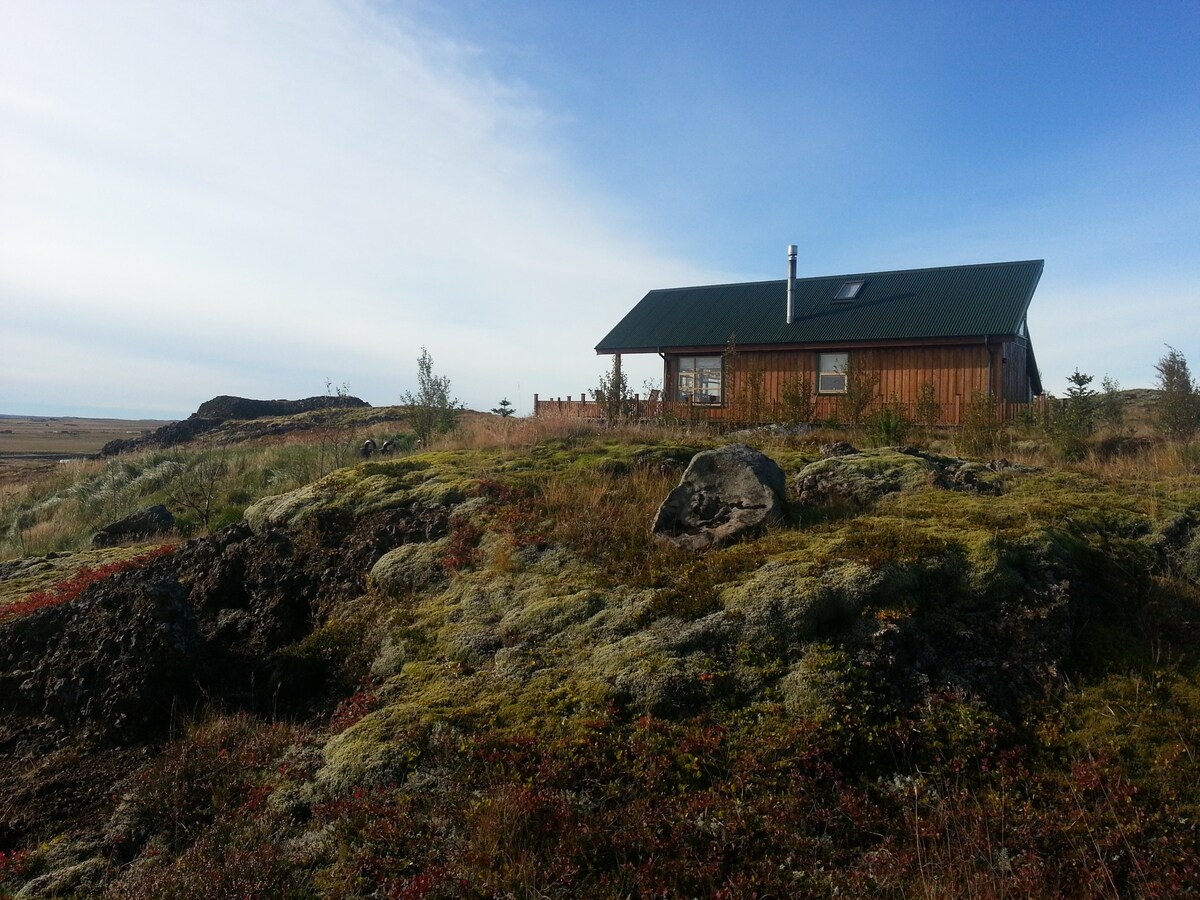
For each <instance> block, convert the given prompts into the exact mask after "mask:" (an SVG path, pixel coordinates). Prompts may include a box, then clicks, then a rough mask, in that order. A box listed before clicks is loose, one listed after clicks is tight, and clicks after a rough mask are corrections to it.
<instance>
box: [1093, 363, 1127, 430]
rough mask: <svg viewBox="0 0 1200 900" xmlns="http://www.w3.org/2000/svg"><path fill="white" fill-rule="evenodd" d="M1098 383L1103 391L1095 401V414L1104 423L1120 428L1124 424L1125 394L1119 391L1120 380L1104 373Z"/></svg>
mask: <svg viewBox="0 0 1200 900" xmlns="http://www.w3.org/2000/svg"><path fill="white" fill-rule="evenodd" d="M1100 385H1101V387H1103V388H1104V391H1103V393H1101V394H1100V397H1099V399H1098V401H1097V403H1096V414H1097V416H1098V417H1099V419H1100V421H1101V422H1103V423H1104V424H1105V425H1108V426H1110V427H1112V428H1120V427H1121V426H1122V425H1124V424H1125V395H1124V394H1122V393H1121V382H1119V381H1117V379H1115V378H1109V377H1108V376H1107V375H1105V376H1104V379H1103V380H1102V381H1101V382H1100Z"/></svg>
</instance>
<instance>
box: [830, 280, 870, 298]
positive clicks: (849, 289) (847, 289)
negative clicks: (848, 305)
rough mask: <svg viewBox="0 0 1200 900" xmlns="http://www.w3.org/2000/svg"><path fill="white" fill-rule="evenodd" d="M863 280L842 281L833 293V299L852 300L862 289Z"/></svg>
mask: <svg viewBox="0 0 1200 900" xmlns="http://www.w3.org/2000/svg"><path fill="white" fill-rule="evenodd" d="M864 284H866V282H865V281H847V282H844V283H843V284H842V286H841V288H840V289H839V290H838V292H837V294H835V295H834V298H833V299H834V300H854V299H855V298H856V297H858V292H859V291H861V290H862V286H863V285H864Z"/></svg>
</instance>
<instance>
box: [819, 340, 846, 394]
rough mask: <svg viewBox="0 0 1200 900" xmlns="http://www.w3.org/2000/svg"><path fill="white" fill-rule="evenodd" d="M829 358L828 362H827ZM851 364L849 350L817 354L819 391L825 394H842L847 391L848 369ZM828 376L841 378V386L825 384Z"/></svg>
mask: <svg viewBox="0 0 1200 900" xmlns="http://www.w3.org/2000/svg"><path fill="white" fill-rule="evenodd" d="M827 360H828V362H827ZM849 365H850V353H849V351H847V350H838V351H830V352H827V353H818V354H817V393H818V394H825V395H840V394H845V393H846V392H847V388H848V385H847V383H846V370H847V368H849ZM826 378H834V379H841V384H842V386H841V387H840V388H828V387H826V386H825V379H826Z"/></svg>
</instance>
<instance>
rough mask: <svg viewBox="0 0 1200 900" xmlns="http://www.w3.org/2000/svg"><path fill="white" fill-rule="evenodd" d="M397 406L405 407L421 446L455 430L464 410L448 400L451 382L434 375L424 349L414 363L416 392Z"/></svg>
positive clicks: (461, 405) (406, 392) (453, 401)
mask: <svg viewBox="0 0 1200 900" xmlns="http://www.w3.org/2000/svg"><path fill="white" fill-rule="evenodd" d="M400 402H401V403H402V404H403V405H404V406H407V407H408V421H409V424H410V425H412V429H413V431H414V432H415V433H416V435H417V439H418V440H420V441H421V442H422V443H424V444H427V443H429V439H430V438H431V437H433V435H435V434H442V433H443V432H447V431H450V430H451V429H452V428H454V425H455V423H456V422H457V421H458V414H459V412H461V411H462V410H463V408H464V407H463V404H462V403H460V402H459V401H458V399H457V398H456V397H451V396H450V379H449V378H448V377H447V376H445V375H434V374H433V357H431V356H430V355H429V350H428V349H426V348H425V347H422V348H421V355H420V357H418V359H417V392H416V393H415V394H414V393H413V392H412V391H405V392H404V393H403V394H401V395H400Z"/></svg>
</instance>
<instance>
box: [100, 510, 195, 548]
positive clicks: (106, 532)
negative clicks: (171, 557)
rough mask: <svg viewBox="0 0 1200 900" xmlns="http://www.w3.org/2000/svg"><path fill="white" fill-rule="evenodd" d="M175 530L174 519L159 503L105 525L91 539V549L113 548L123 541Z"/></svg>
mask: <svg viewBox="0 0 1200 900" xmlns="http://www.w3.org/2000/svg"><path fill="white" fill-rule="evenodd" d="M174 528H175V517H174V516H173V515H171V511H170V510H169V509H167V508H166V507H165V506H163V505H162V504H161V503H160V504H158V505H157V506H148V507H146V508H145V509H142V510H139V511H138V512H135V513H134V514H133V515H130V516H126V517H125V518H124V519H121V520H120V521H118V522H112V523H110V524H108V525H105V526H104V527H103V528H101V529H100V530H99V531H97V532H96V534H95V535H94V536H93V537H92V546H93V547H115V546H116V545H117V544H119V543H121V542H122V541H125V540H130V539H136V538H144V537H149V536H150V535H155V534H167V533H169V532H170V531H171V530H172V529H174Z"/></svg>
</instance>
